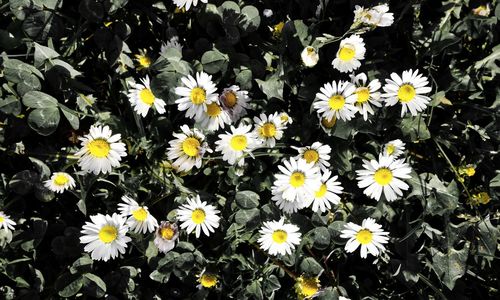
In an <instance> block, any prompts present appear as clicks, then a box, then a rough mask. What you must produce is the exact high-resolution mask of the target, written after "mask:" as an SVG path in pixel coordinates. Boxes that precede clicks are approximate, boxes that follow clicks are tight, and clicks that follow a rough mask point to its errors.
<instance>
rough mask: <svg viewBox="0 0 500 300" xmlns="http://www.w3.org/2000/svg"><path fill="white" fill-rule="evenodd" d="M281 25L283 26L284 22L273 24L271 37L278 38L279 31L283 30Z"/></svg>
mask: <svg viewBox="0 0 500 300" xmlns="http://www.w3.org/2000/svg"><path fill="white" fill-rule="evenodd" d="M283 27H285V22H283V21H281V22H279V23H278V24H276V25H274V26H273V28H272V31H273V37H274V38H279V37H280V36H281V32H282V31H283Z"/></svg>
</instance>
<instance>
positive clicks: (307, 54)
mask: <svg viewBox="0 0 500 300" xmlns="http://www.w3.org/2000/svg"><path fill="white" fill-rule="evenodd" d="M300 58H301V59H302V63H303V64H304V66H306V67H308V68H312V67H314V66H315V65H316V64H317V63H318V61H319V54H318V51H317V50H316V49H315V48H314V47H312V46H307V47H305V48H304V50H302V53H300Z"/></svg>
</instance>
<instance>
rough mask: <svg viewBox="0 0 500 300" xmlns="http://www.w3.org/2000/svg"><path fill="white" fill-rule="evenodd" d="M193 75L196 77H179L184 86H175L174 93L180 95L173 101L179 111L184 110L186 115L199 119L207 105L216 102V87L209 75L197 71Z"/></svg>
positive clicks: (205, 110)
mask: <svg viewBox="0 0 500 300" xmlns="http://www.w3.org/2000/svg"><path fill="white" fill-rule="evenodd" d="M195 76H196V78H195V77H193V76H191V75H188V76H186V77H182V78H181V81H182V83H183V84H184V86H180V87H176V88H175V93H176V94H177V95H178V96H180V98H179V99H177V100H175V103H177V108H178V109H179V110H180V111H186V117H188V118H194V119H195V120H196V121H201V120H202V119H203V115H204V114H205V113H206V112H207V109H208V105H209V104H211V103H213V102H215V103H217V102H218V95H217V93H216V91H217V87H216V86H215V84H214V83H213V82H212V76H211V75H208V74H207V73H205V72H198V73H196V75H195Z"/></svg>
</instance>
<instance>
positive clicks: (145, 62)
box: [135, 49, 152, 70]
mask: <svg viewBox="0 0 500 300" xmlns="http://www.w3.org/2000/svg"><path fill="white" fill-rule="evenodd" d="M135 60H136V61H137V63H138V64H139V66H138V67H137V70H143V69H147V68H149V66H151V62H152V61H151V58H149V56H148V54H147V52H146V50H144V49H141V50H139V54H136V55H135Z"/></svg>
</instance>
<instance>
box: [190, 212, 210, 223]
mask: <svg viewBox="0 0 500 300" xmlns="http://www.w3.org/2000/svg"><path fill="white" fill-rule="evenodd" d="M205 217H206V214H205V211H204V210H203V209H201V208H197V209H195V210H193V213H192V214H191V220H193V222H194V223H195V224H201V223H203V221H205Z"/></svg>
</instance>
